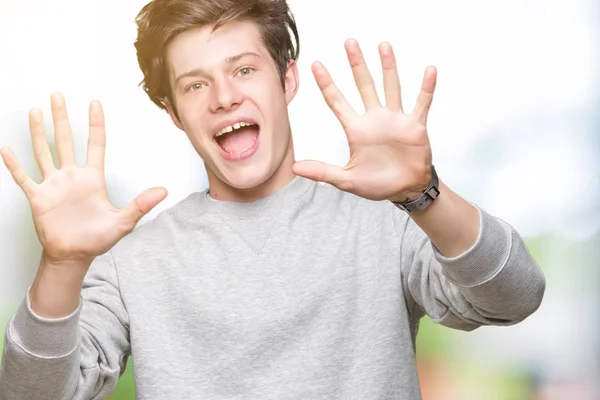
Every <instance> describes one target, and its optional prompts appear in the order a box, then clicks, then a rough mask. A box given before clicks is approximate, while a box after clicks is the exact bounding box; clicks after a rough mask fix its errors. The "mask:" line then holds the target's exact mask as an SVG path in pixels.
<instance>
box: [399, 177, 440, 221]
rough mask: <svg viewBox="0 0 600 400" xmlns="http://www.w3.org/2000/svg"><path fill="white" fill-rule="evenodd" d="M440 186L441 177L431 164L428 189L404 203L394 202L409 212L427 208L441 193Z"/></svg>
mask: <svg viewBox="0 0 600 400" xmlns="http://www.w3.org/2000/svg"><path fill="white" fill-rule="evenodd" d="M438 187H439V179H438V176H437V173H436V171H435V168H434V166H433V165H432V166H431V182H430V183H429V186H427V189H425V191H424V192H423V194H421V195H420V196H419V197H417V198H416V199H413V200H409V201H405V202H402V203H396V202H393V203H394V205H395V206H396V207H398V208H399V209H401V210H403V211H406V212H408V213H412V212H415V211H421V210H424V209H426V208H427V207H429V206H430V205H431V203H433V201H434V200H435V199H436V198H437V197H438V196H439V195H440V190H439V189H438Z"/></svg>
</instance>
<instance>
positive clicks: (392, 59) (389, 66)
mask: <svg viewBox="0 0 600 400" xmlns="http://www.w3.org/2000/svg"><path fill="white" fill-rule="evenodd" d="M379 55H380V56H381V66H382V68H383V89H384V91H385V106H386V107H387V108H389V109H390V110H394V111H400V112H404V111H403V110H402V94H401V87H400V78H399V77H398V69H397V67H396V56H395V55H394V49H393V48H392V45H390V44H389V43H387V42H384V43H381V44H380V45H379Z"/></svg>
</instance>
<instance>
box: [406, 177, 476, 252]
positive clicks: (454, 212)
mask: <svg viewBox="0 0 600 400" xmlns="http://www.w3.org/2000/svg"><path fill="white" fill-rule="evenodd" d="M439 190H440V195H439V196H438V198H437V199H436V200H435V201H434V202H433V203H432V204H431V205H430V206H429V207H427V208H426V209H424V210H422V211H417V212H414V213H411V214H410V216H411V217H412V219H413V220H414V221H415V223H416V224H417V225H418V226H419V227H420V228H421V229H422V230H423V231H424V232H425V234H426V235H427V236H428V237H429V239H430V240H431V242H432V243H433V244H434V245H435V246H436V247H437V248H438V250H439V251H440V252H441V253H442V254H443V255H444V256H446V257H449V258H451V257H456V256H458V255H460V254H463V253H464V252H465V251H467V250H468V249H470V248H471V247H472V246H473V245H474V244H475V242H476V241H477V238H478V236H479V233H480V232H479V230H480V221H479V212H478V211H477V209H476V208H475V207H474V206H473V205H472V204H470V203H469V202H467V201H466V200H464V199H462V198H461V197H460V196H459V195H457V194H456V193H454V192H453V191H452V190H451V189H450V188H448V187H447V186H446V185H445V184H444V183H443V182H442V181H441V180H440V184H439Z"/></svg>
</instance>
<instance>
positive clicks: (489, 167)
mask: <svg viewBox="0 0 600 400" xmlns="http://www.w3.org/2000/svg"><path fill="white" fill-rule="evenodd" d="M289 2H290V5H291V8H292V10H293V12H294V13H295V15H296V18H297V22H298V28H299V31H300V36H301V51H300V62H299V66H300V77H301V86H300V87H301V88H300V92H299V94H298V97H296V99H295V100H294V101H293V103H292V105H291V118H292V126H293V129H294V137H295V148H296V153H297V156H298V159H303V158H311V159H321V160H323V161H327V162H330V163H333V164H337V165H345V163H346V161H347V158H348V149H347V144H346V141H345V136H344V133H343V131H342V129H341V127H340V126H339V124H338V122H337V120H336V119H335V117H334V116H333V114H332V113H331V111H330V110H329V109H328V108H327V106H326V105H325V102H324V101H323V100H322V97H321V94H320V92H319V90H318V88H317V86H316V84H315V82H314V79H313V77H312V74H311V72H310V65H311V63H312V62H313V61H316V60H320V61H322V62H324V63H325V65H326V66H327V67H328V68H329V70H330V72H331V74H332V76H333V77H334V79H335V80H336V83H337V84H338V86H339V87H340V88H341V89H342V91H343V92H344V94H345V95H346V97H347V98H348V100H349V101H350V102H351V103H352V104H353V105H354V106H355V108H356V110H357V111H359V112H361V111H362V108H361V107H362V105H361V103H360V99H359V96H358V93H357V91H356V88H355V86H354V83H353V80H352V75H351V71H350V68H349V67H348V64H347V60H346V57H345V53H344V48H343V44H344V41H345V40H346V39H347V38H349V37H355V38H357V39H358V40H359V42H360V44H361V45H362V47H363V51H364V53H365V56H366V57H367V61H368V63H369V66H370V69H371V71H372V73H373V75H374V77H375V79H376V81H377V82H381V71H380V64H379V57H378V54H377V45H378V44H379V43H380V42H381V41H384V40H386V41H389V42H391V43H392V45H393V46H394V49H395V52H396V56H397V59H398V64H399V71H400V78H401V81H402V85H403V99H404V106H405V109H406V110H410V109H412V106H413V104H414V101H415V100H416V96H417V93H418V90H419V86H420V83H421V79H422V76H423V72H424V70H425V68H426V67H427V65H430V64H433V65H436V66H437V67H438V69H439V82H438V87H437V91H436V95H435V99H434V104H433V108H432V111H431V113H430V117H429V132H430V138H431V142H432V145H433V150H434V163H435V165H436V168H437V170H438V172H439V174H440V176H441V177H442V179H444V181H445V182H446V184H448V185H449V186H450V187H452V188H453V189H454V190H455V191H457V192H458V193H459V194H461V195H462V196H463V197H465V198H466V199H468V200H470V201H472V202H474V203H476V204H478V205H480V206H481V207H483V208H484V209H486V210H487V211H489V212H491V213H492V214H494V215H496V216H498V217H500V218H502V219H504V220H506V221H508V222H509V223H511V224H512V225H513V226H515V227H516V228H517V230H518V231H519V232H520V233H521V234H522V235H523V237H524V238H525V239H526V242H527V245H528V247H529V249H530V251H531V252H532V254H533V255H534V257H535V258H536V260H537V261H538V262H539V264H540V265H541V266H542V268H543V270H544V272H545V274H546V279H547V290H546V294H545V298H544V301H543V303H542V305H541V307H540V309H539V310H538V311H537V312H536V313H535V314H534V315H533V316H531V317H530V318H528V319H527V320H526V321H524V322H523V323H521V324H519V325H516V326H513V327H504V328H498V327H486V328H480V329H478V330H476V331H475V332H470V333H465V332H457V331H452V330H450V329H448V328H444V327H440V326H437V325H435V324H433V323H432V322H431V321H430V320H429V319H427V318H425V319H424V320H423V323H422V326H421V330H420V333H419V336H418V350H417V354H418V362H419V372H420V376H421V381H422V388H423V397H424V399H426V400H437V399H460V400H470V399H473V400H475V399H477V400H481V399H490V400H492V399H493V400H514V399H527V400H558V399H561V400H563V399H565V400H566V399H581V400H592V399H600V383H599V382H600V276H599V275H600V273H599V272H598V271H599V268H598V267H599V266H600V246H599V245H600V205H599V204H600V202H599V200H600V165H599V162H598V158H599V156H600V96H599V90H598V89H599V88H600V72H599V71H600V24H599V23H600V3H599V2H598V1H597V0H570V1H568V2H567V1H558V0H549V1H540V0H518V1H517V0H502V1H499V0H495V1H486V2H481V1H475V0H457V1H452V2H447V1H443V0H430V1H421V2H414V1H411V2H409V1H398V0H371V1H369V2H362V1H360V2H359V1H357V0H343V1H342V0H327V1H316V0H290V1H289ZM145 3H146V0H129V1H127V2H123V1H120V0H102V1H100V0H87V1H85V2H82V1H76V0H55V1H52V2H47V1H45V0H21V1H19V2H14V1H8V0H0V54H1V55H2V56H1V59H2V69H1V71H2V74H0V93H2V96H1V97H0V146H5V145H6V146H10V147H11V148H12V149H13V151H14V152H15V153H16V154H17V156H18V158H19V160H20V161H21V162H22V164H23V165H24V166H25V168H26V169H27V171H28V172H29V173H31V174H32V175H33V176H34V177H35V179H37V180H38V181H39V179H40V174H39V172H38V170H37V167H36V165H35V162H34V159H33V154H32V149H31V144H30V138H29V131H28V122H27V113H28V111H29V109H31V108H33V107H39V108H41V109H42V110H43V111H44V115H45V118H46V125H47V128H48V130H47V131H48V135H49V138H50V139H51V140H52V128H51V114H50V101H49V98H50V94H51V93H52V92H54V91H61V92H63V93H64V94H65V95H66V98H67V103H68V107H69V113H70V118H71V122H72V126H73V131H74V134H75V141H76V151H77V153H78V157H79V162H80V163H83V162H84V157H85V146H86V140H87V123H88V121H87V108H88V105H89V102H90V100H91V99H93V98H97V99H100V100H101V101H102V102H103V105H104V108H105V114H106V118H107V132H108V149H107V160H106V173H107V180H108V185H109V192H110V195H111V198H112V199H113V201H114V204H115V205H117V206H124V205H125V204H126V203H127V202H129V201H130V200H131V199H133V198H134V196H136V195H137V194H138V193H139V192H141V191H143V190H145V189H146V188H149V187H152V186H155V185H161V186H165V187H166V188H167V189H168V190H169V192H170V195H169V197H168V198H167V200H166V201H165V202H164V203H162V204H161V205H160V206H159V207H158V208H157V209H156V210H154V211H153V212H152V213H151V214H150V216H149V217H148V218H153V217H154V216H156V214H157V213H158V212H160V211H162V210H164V209H165V208H167V207H170V206H172V205H173V204H175V203H176V202H178V201H180V200H181V199H183V198H184V197H185V196H187V195H188V194H189V193H191V192H193V191H200V190H203V189H204V188H205V187H206V186H207V180H206V176H205V171H204V167H203V164H202V162H201V160H200V159H199V157H198V156H197V155H196V153H195V152H194V151H193V149H192V148H191V146H190V145H189V144H188V141H187V138H186V137H185V135H184V134H183V133H182V132H180V131H178V130H177V128H176V127H175V126H174V125H173V124H172V122H171V120H170V119H169V117H168V116H167V114H166V113H164V112H162V111H160V110H159V109H158V108H156V107H155V106H154V105H153V104H152V103H151V102H150V101H149V100H148V98H147V97H146V95H145V94H144V93H143V91H142V89H141V88H139V87H138V86H137V84H138V83H139V82H140V81H141V79H142V74H141V72H140V71H139V69H138V66H137V61H136V55H135V49H134V47H133V42H134V40H135V37H136V30H135V24H134V18H135V16H136V14H137V12H138V11H139V10H140V9H141V8H142V7H143V5H144V4H145ZM380 89H381V85H380ZM380 93H381V92H380ZM0 222H1V229H0V330H1V331H2V332H4V329H5V326H6V323H7V322H8V320H9V318H10V316H11V315H12V313H13V312H14V311H15V310H16V308H17V306H18V304H19V302H20V301H21V300H22V299H23V296H24V293H25V291H26V289H27V287H28V286H29V285H30V284H31V282H32V279H33V276H34V274H35V271H36V268H37V263H38V260H39V255H40V251H41V249H40V246H39V242H38V240H37V237H36V235H35V231H34V228H33V224H32V221H31V216H30V212H29V208H28V203H27V202H26V199H25V197H24V195H22V193H21V192H20V189H19V188H18V187H17V186H16V185H15V184H14V183H13V181H12V178H11V177H10V175H9V173H8V171H7V170H6V169H5V168H4V166H1V167H0ZM2 338H3V334H2ZM157 345H159V344H158V343H157ZM0 347H1V339H0ZM131 367H132V363H131V362H130V363H129V367H128V370H127V372H126V373H125V375H124V376H123V378H122V379H121V381H120V384H119V386H118V388H117V390H116V391H115V393H114V395H113V396H112V397H111V399H113V400H116V399H133V398H134V396H135V395H134V392H135V387H134V382H133V379H132V372H131V371H132V370H131Z"/></svg>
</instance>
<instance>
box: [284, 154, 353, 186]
mask: <svg viewBox="0 0 600 400" xmlns="http://www.w3.org/2000/svg"><path fill="white" fill-rule="evenodd" d="M292 171H293V172H294V174H296V175H298V176H303V177H305V178H308V179H311V180H313V181H317V182H327V183H329V184H332V185H333V186H335V187H337V188H339V189H341V190H348V189H350V185H351V182H350V179H349V175H350V173H349V172H348V171H347V170H345V169H344V168H340V167H335V166H333V165H329V164H326V163H323V162H321V161H312V160H310V161H308V160H307V161H297V162H296V163H294V165H293V167H292Z"/></svg>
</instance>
